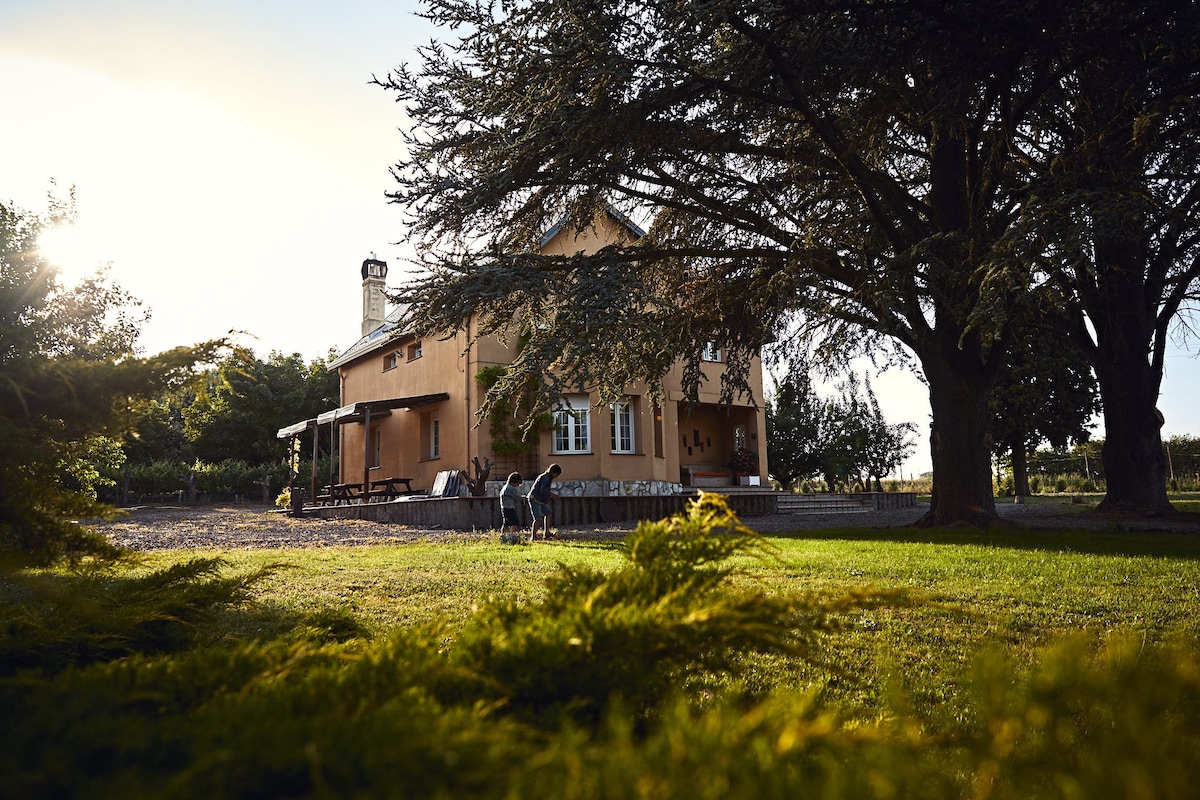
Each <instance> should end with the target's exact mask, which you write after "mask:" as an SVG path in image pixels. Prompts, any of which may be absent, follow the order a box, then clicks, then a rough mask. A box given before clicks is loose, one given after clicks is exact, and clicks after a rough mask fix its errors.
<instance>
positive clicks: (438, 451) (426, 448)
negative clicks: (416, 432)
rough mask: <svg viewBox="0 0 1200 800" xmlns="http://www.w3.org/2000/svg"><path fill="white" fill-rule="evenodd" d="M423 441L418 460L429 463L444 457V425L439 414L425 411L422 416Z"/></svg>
mask: <svg viewBox="0 0 1200 800" xmlns="http://www.w3.org/2000/svg"><path fill="white" fill-rule="evenodd" d="M420 430H421V441H420V444H419V446H418V449H417V454H418V458H419V460H421V461H428V460H429V459H431V458H441V457H442V423H441V422H440V421H439V420H438V412H436V411H425V412H422V414H421V429H420Z"/></svg>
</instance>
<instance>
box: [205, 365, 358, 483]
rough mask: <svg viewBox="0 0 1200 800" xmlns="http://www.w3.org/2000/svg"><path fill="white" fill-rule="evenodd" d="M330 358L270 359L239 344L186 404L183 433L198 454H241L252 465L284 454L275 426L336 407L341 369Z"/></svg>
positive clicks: (212, 457)
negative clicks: (332, 366)
mask: <svg viewBox="0 0 1200 800" xmlns="http://www.w3.org/2000/svg"><path fill="white" fill-rule="evenodd" d="M332 356H333V354H330V356H329V358H328V359H316V360H314V361H312V362H310V363H307V364H306V363H305V362H304V359H303V358H302V357H301V356H300V354H299V353H293V354H292V355H286V356H285V355H283V354H282V353H278V352H272V353H271V354H270V355H269V356H267V358H266V359H265V360H263V359H259V358H258V357H256V356H255V355H254V353H253V351H251V350H247V349H244V348H238V349H236V350H234V351H233V352H232V353H231V354H230V355H229V356H227V357H226V358H224V359H223V360H222V361H221V362H220V364H218V365H217V367H216V368H215V369H213V370H211V371H210V372H209V373H208V375H207V376H206V380H205V383H204V386H203V388H202V389H201V390H200V391H199V392H198V393H197V395H196V397H195V400H194V401H193V402H191V403H190V404H188V405H185V406H183V407H182V409H181V416H182V419H183V426H184V434H185V436H186V438H187V440H188V442H189V443H190V445H191V448H192V450H193V452H194V453H195V455H196V457H197V458H200V459H202V460H204V461H208V462H213V463H216V462H219V461H224V460H227V459H238V460H242V461H245V462H247V463H249V464H252V465H261V464H270V463H274V462H278V461H279V460H281V459H282V458H284V457H285V455H286V453H285V449H286V442H284V441H282V440H279V439H276V438H275V431H277V430H279V429H280V428H283V427H286V426H288V425H291V424H292V423H294V422H296V421H297V420H302V419H311V418H313V417H316V416H317V415H318V414H320V413H323V412H325V411H328V410H330V409H331V408H336V407H337V405H338V402H339V400H340V391H341V387H340V383H339V379H338V375H337V372H331V371H330V370H329V369H328V364H329V361H330V360H332Z"/></svg>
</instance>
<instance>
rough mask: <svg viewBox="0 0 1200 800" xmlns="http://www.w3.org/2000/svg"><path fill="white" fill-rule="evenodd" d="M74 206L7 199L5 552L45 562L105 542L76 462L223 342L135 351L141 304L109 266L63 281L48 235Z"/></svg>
mask: <svg viewBox="0 0 1200 800" xmlns="http://www.w3.org/2000/svg"><path fill="white" fill-rule="evenodd" d="M69 212H70V208H69V206H55V205H52V206H51V210H50V212H49V213H48V214H46V215H36V214H31V213H29V212H26V211H24V210H22V209H19V208H16V207H15V206H12V205H10V204H5V203H2V202H0V441H3V442H4V447H3V448H0V558H5V559H8V558H17V559H28V560H33V561H37V562H46V561H50V560H53V559H54V558H56V557H59V556H61V555H71V554H78V553H80V552H86V551H104V550H105V547H104V544H103V542H101V541H98V540H96V539H94V538H92V537H89V536H88V535H87V534H86V533H85V532H84V531H83V529H81V528H80V527H79V526H78V525H75V524H73V523H70V522H67V521H66V519H67V518H68V517H70V516H74V515H85V514H97V513H100V512H101V511H102V509H101V508H99V507H98V506H96V504H95V502H94V496H93V495H92V494H91V493H90V492H89V491H88V490H87V488H88V487H87V485H86V480H85V481H83V482H82V483H81V481H80V480H79V479H78V476H75V475H72V474H71V472H72V467H73V465H77V464H79V463H80V461H81V459H82V458H83V453H84V452H85V451H86V450H88V449H89V448H92V449H93V450H94V449H95V447H97V446H99V447H105V446H106V445H102V444H101V443H95V445H93V444H89V443H91V442H94V440H95V439H96V438H97V437H102V436H104V435H105V434H116V433H119V430H120V426H121V424H122V422H123V420H124V419H125V418H126V413H125V412H126V411H127V410H128V409H129V407H130V404H131V403H133V402H135V401H136V400H137V399H138V398H144V397H147V396H150V395H152V394H154V393H155V392H159V391H163V390H164V389H166V388H168V387H171V386H177V385H179V384H180V383H181V382H183V381H186V380H187V379H189V378H190V377H191V376H192V374H193V368H194V366H195V365H196V364H197V363H198V362H202V361H204V360H206V359H209V358H212V357H213V356H214V355H215V354H216V352H217V350H218V348H219V347H220V345H221V343H220V342H209V343H206V344H204V345H199V346H197V347H191V348H177V349H175V350H171V351H169V352H166V353H162V354H159V355H156V356H151V357H141V356H137V355H135V348H136V339H137V332H138V325H139V317H138V315H137V312H136V308H137V303H136V301H135V300H134V299H133V298H132V297H130V296H129V295H128V294H127V293H126V292H124V291H123V290H121V289H120V287H119V286H116V285H114V284H112V283H111V282H110V281H108V280H107V279H106V278H105V276H104V275H103V274H102V273H101V274H98V275H97V276H94V277H93V278H91V279H89V280H85V281H84V282H82V283H81V284H79V285H77V286H75V287H66V286H62V285H60V284H59V282H58V280H57V271H56V268H55V267H54V266H53V265H52V264H50V263H48V262H47V261H46V260H45V258H44V257H43V256H42V255H41V253H40V251H39V250H38V247H37V241H38V235H39V233H40V232H41V230H42V229H43V228H44V227H45V226H46V225H49V224H55V223H57V222H60V221H62V220H63V219H64V217H65V215H66V214H68V213H69Z"/></svg>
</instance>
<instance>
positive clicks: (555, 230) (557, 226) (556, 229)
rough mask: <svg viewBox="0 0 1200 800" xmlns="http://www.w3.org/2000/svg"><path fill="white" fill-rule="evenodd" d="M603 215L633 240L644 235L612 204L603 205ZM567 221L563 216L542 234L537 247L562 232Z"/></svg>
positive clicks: (542, 245)
mask: <svg viewBox="0 0 1200 800" xmlns="http://www.w3.org/2000/svg"><path fill="white" fill-rule="evenodd" d="M604 213H606V214H608V215H609V216H610V217H612V218H613V219H614V220H616V221H617V222H618V223H620V224H621V225H624V226H625V229H626V230H628V231H629V232H630V233H632V234H633V235H634V237H635V238H638V239H640V238H642V237H643V236H645V235H646V232H645V231H644V230H642V229H641V228H640V227H638V225H637V223H635V222H634V221H633V220H632V219H630V218H629V215H628V214H623V213H621V212H620V211H619V210H617V207H616V206H614V205H613V204H612V203H608V202H606V203H605V204H604ZM567 220H568V217H567V216H566V215H565V214H564V215H563V217H562V219H560V220H559V221H558V222H556V223H554V224H553V225H551V226H550V229H549V230H547V231H546V232H545V233H543V234H542V238H541V239H539V240H538V247H545V246H546V245H548V244H550V240H551V239H553V238H554V237H555V236H558V234H559V233H561V232H562V229H563V226H564V225H566V224H567Z"/></svg>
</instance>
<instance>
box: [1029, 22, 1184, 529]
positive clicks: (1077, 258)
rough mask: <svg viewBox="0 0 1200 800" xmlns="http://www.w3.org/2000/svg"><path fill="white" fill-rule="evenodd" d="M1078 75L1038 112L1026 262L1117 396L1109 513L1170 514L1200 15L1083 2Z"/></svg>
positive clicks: (1110, 403) (1109, 430)
mask: <svg viewBox="0 0 1200 800" xmlns="http://www.w3.org/2000/svg"><path fill="white" fill-rule="evenodd" d="M1064 8H1065V10H1067V11H1068V16H1069V26H1068V28H1067V31H1066V35H1064V36H1063V38H1062V41H1061V43H1060V47H1061V50H1062V58H1063V59H1064V60H1065V62H1067V63H1070V64H1072V65H1073V66H1072V69H1071V70H1070V72H1069V73H1068V74H1067V75H1065V76H1064V79H1062V80H1060V81H1058V82H1057V83H1056V86H1055V88H1054V94H1053V95H1052V96H1051V98H1050V99H1051V100H1053V102H1050V103H1046V104H1043V105H1042V106H1041V107H1040V108H1039V109H1037V112H1036V115H1035V116H1036V122H1037V124H1036V126H1034V127H1032V128H1031V129H1030V131H1029V136H1030V140H1031V142H1033V143H1035V144H1036V145H1037V146H1036V147H1034V148H1028V150H1027V151H1028V152H1029V153H1030V154H1031V156H1033V158H1032V159H1031V160H1030V162H1029V164H1030V167H1031V169H1033V170H1034V171H1035V172H1036V173H1037V176H1036V178H1035V179H1034V180H1033V181H1032V185H1031V191H1030V193H1029V196H1028V197H1027V198H1025V200H1024V205H1025V224H1023V225H1022V226H1018V230H1019V236H1018V239H1017V240H1016V242H1017V249H1018V255H1019V257H1021V258H1025V259H1028V260H1030V261H1031V262H1033V263H1038V264H1039V265H1040V266H1041V267H1042V268H1043V269H1045V271H1046V274H1047V275H1048V276H1049V280H1050V281H1051V282H1052V283H1053V284H1054V285H1055V286H1056V287H1057V288H1058V289H1059V290H1060V291H1061V292H1062V294H1063V296H1064V297H1065V298H1066V299H1067V300H1068V301H1069V302H1070V303H1071V305H1072V308H1073V309H1074V312H1075V319H1074V325H1073V327H1072V329H1071V334H1072V336H1073V337H1074V338H1075V339H1076V342H1077V345H1078V346H1079V348H1080V349H1081V350H1082V351H1083V352H1084V354H1085V355H1086V356H1087V358H1088V360H1089V361H1090V363H1091V365H1092V368H1093V369H1094V371H1095V373H1096V377H1097V380H1098V382H1099V386H1100V394H1101V397H1102V399H1103V414H1104V432H1105V438H1104V450H1103V458H1104V470H1105V474H1106V477H1107V484H1106V490H1107V491H1106V494H1105V497H1104V500H1103V501H1102V502H1101V504H1100V508H1101V509H1102V510H1108V509H1124V510H1137V509H1149V510H1154V511H1162V510H1168V509H1170V504H1169V503H1168V501H1167V495H1166V484H1167V480H1166V478H1167V472H1168V465H1167V461H1166V456H1165V451H1164V449H1163V443H1162V437H1161V434H1160V429H1161V427H1162V424H1163V420H1162V416H1161V414H1160V413H1159V411H1158V409H1157V407H1156V406H1157V403H1158V396H1159V390H1160V387H1161V384H1162V379H1163V370H1164V365H1165V360H1164V358H1165V352H1166V347H1167V342H1168V338H1169V337H1170V336H1172V335H1174V334H1178V333H1187V326H1186V320H1185V319H1183V317H1182V315H1181V312H1182V311H1186V310H1187V309H1188V308H1189V307H1190V308H1192V309H1194V308H1195V307H1196V303H1197V301H1198V300H1200V213H1198V210H1200V171H1197V169H1196V164H1197V163H1200V106H1198V105H1197V103H1196V97H1197V95H1198V94H1200V37H1198V36H1197V35H1196V31H1197V30H1200V7H1198V6H1197V4H1196V3H1192V2H1179V1H1178V0H1152V1H1151V2H1137V3H1133V2H1120V3H1114V2H1107V3H1084V4H1079V5H1078V6H1076V4H1070V5H1069V6H1066V7H1064Z"/></svg>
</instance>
